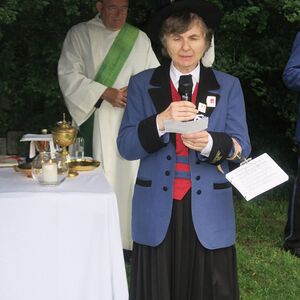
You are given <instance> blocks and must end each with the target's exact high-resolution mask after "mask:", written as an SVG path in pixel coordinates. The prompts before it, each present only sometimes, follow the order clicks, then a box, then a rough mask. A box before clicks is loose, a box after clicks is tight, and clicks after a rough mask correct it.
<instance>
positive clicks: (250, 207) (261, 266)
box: [235, 187, 300, 300]
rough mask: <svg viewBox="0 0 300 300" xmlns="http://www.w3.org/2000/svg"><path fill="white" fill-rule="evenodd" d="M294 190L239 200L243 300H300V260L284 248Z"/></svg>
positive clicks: (239, 250) (239, 248)
mask: <svg viewBox="0 0 300 300" xmlns="http://www.w3.org/2000/svg"><path fill="white" fill-rule="evenodd" d="M289 190H290V188H289V189H288V188H286V187H283V188H279V187H278V188H276V189H275V190H274V191H269V192H267V193H265V194H263V195H261V196H259V197H257V198H256V199H253V200H252V201H250V202H247V201H246V200H243V199H239V197H237V198H238V199H236V201H235V204H236V205H235V207H236V219H237V253H238V272H239V283H240V292H241V299H243V300H260V299H261V300H268V299H270V300H289V299H291V300H298V299H300V259H299V258H296V257H294V256H292V255H290V254H289V253H286V252H285V251H283V250H282V249H281V247H282V238H283V230H284V226H285V222H286V218H287V209H288V199H289V197H290V192H289Z"/></svg>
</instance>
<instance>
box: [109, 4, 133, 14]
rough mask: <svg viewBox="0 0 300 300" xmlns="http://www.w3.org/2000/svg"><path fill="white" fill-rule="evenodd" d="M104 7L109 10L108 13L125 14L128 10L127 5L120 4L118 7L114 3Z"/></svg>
mask: <svg viewBox="0 0 300 300" xmlns="http://www.w3.org/2000/svg"><path fill="white" fill-rule="evenodd" d="M104 7H105V8H106V9H107V10H108V11H109V12H110V13H118V12H120V13H121V14H125V13H127V11H128V6H121V7H118V6H116V5H104Z"/></svg>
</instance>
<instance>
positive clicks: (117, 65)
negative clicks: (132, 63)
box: [79, 23, 139, 157]
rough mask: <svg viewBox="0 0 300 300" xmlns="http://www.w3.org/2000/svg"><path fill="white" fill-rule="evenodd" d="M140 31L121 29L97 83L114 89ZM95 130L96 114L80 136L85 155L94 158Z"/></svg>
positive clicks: (87, 121)
mask: <svg viewBox="0 0 300 300" xmlns="http://www.w3.org/2000/svg"><path fill="white" fill-rule="evenodd" d="M138 33H139V30H138V29H137V28H135V27H133V26H131V25H129V24H127V23H125V24H124V26H123V27H122V28H121V30H120V32H119V33H118V35H117V36H116V38H115V40H114V42H113V44H112V45H111V47H110V49H109V51H108V53H107V54H106V56H105V58H104V61H103V62H102V65H101V66H100V68H99V70H98V72H97V74H96V76H95V79H94V80H95V81H97V82H99V83H101V84H103V85H105V86H107V87H112V86H113V84H114V83H115V81H116V79H117V77H118V75H119V73H120V71H121V69H122V67H123V66H124V63H125V62H126V60H127V58H128V56H129V54H130V52H131V50H132V48H133V45H134V43H135V41H136V39H137V37H138ZM93 128H94V114H92V115H91V116H90V117H89V119H87V120H86V121H85V122H84V123H83V124H82V125H80V129H79V135H80V136H82V137H83V138H84V142H85V145H84V155H85V156H91V157H93Z"/></svg>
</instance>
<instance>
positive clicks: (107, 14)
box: [96, 0, 128, 31]
mask: <svg viewBox="0 0 300 300" xmlns="http://www.w3.org/2000/svg"><path fill="white" fill-rule="evenodd" d="M96 8H97V11H98V12H99V13H100V15H101V19H102V21H103V24H104V25H105V27H106V28H107V29H109V30H112V31H116V30H119V29H121V27H122V26H123V25H124V24H125V22H126V18H127V11H128V0H102V1H97V2H96Z"/></svg>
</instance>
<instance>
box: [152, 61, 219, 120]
mask: <svg viewBox="0 0 300 300" xmlns="http://www.w3.org/2000/svg"><path fill="white" fill-rule="evenodd" d="M169 70H170V62H166V63H164V64H162V65H161V66H159V67H158V68H156V69H155V70H154V72H153V74H152V77H151V79H150V85H151V86H152V87H151V88H150V89H149V94H150V97H151V99H152V101H153V104H154V106H155V108H156V111H157V113H161V112H162V111H164V110H165V109H166V108H167V107H168V106H169V105H170V103H171V102H172V94H171V87H170V74H169ZM199 78H200V80H199V86H198V93H197V102H196V107H198V105H199V103H200V102H201V103H202V104H204V105H206V111H205V112H203V114H204V115H205V116H210V115H211V113H212V112H213V110H214V108H215V107H207V97H210V96H212V97H215V99H216V102H215V106H217V103H218V101H219V98H220V96H219V94H218V93H217V92H216V90H218V89H219V88H220V85H219V83H218V81H217V79H216V76H215V74H214V72H213V70H212V69H211V68H206V67H204V66H203V64H202V63H201V64H200V77H199ZM213 91H214V92H213Z"/></svg>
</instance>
